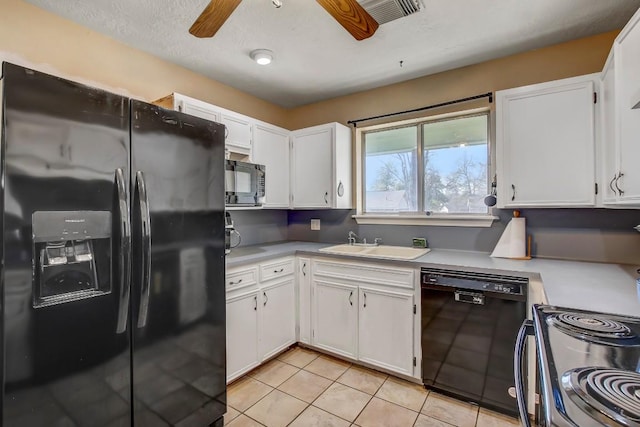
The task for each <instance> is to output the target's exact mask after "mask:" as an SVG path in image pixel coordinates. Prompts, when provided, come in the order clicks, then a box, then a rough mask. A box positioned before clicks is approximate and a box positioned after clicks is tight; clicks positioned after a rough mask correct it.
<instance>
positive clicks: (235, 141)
mask: <svg viewBox="0 0 640 427" xmlns="http://www.w3.org/2000/svg"><path fill="white" fill-rule="evenodd" d="M220 123H222V124H223V125H225V126H226V127H227V139H226V142H225V147H227V149H228V150H229V151H232V152H234V153H241V154H247V155H248V154H250V152H251V118H249V117H247V116H243V115H242V114H237V113H233V112H231V111H226V110H224V111H222V112H221V113H220Z"/></svg>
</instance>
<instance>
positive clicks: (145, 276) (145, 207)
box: [136, 171, 151, 328]
mask: <svg viewBox="0 0 640 427" xmlns="http://www.w3.org/2000/svg"><path fill="white" fill-rule="evenodd" d="M136 192H137V196H138V203H139V204H140V205H139V206H140V226H141V230H142V233H141V234H142V236H141V239H142V242H141V243H142V251H141V252H142V268H141V270H142V274H141V277H140V279H141V282H140V283H141V286H140V307H139V309H138V328H144V327H145V326H146V324H147V317H148V315H149V296H150V292H151V218H150V212H149V197H148V195H147V186H146V184H145V180H144V174H143V173H142V172H141V171H138V172H136Z"/></svg>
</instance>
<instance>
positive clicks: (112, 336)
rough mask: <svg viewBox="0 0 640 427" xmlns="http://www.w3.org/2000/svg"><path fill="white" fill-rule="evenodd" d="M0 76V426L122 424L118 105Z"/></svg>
mask: <svg viewBox="0 0 640 427" xmlns="http://www.w3.org/2000/svg"><path fill="white" fill-rule="evenodd" d="M2 72H3V75H2V83H3V116H4V127H3V129H2V130H3V136H4V138H3V144H4V146H3V147H2V152H3V156H4V159H3V161H4V170H3V174H4V176H3V178H4V187H3V188H2V197H3V202H4V203H3V205H4V206H5V211H4V223H3V226H2V234H3V236H2V237H3V242H4V251H3V253H2V257H3V262H4V268H3V272H2V281H3V283H2V287H1V289H2V291H3V293H4V295H3V296H4V307H3V310H2V316H3V322H2V324H3V334H4V343H3V345H4V348H3V349H2V353H1V354H2V356H3V359H4V360H3V363H4V366H5V369H4V376H3V378H2V381H3V386H4V396H3V401H2V425H3V426H4V427H7V426H30V427H39V426H52V425H74V426H93V425H113V426H129V425H130V419H131V410H130V408H131V405H130V403H129V401H130V386H129V384H130V358H129V356H130V345H129V342H130V338H129V329H128V328H126V325H127V321H126V319H124V320H121V321H120V323H121V324H120V325H119V322H118V320H119V318H118V313H119V307H120V306H121V302H122V295H126V294H127V292H128V288H127V286H126V280H123V277H128V272H127V271H123V270H122V269H126V267H127V262H128V260H129V259H130V258H129V256H128V255H127V254H126V253H125V254H124V263H123V262H118V261H117V260H118V259H120V254H121V253H122V252H121V248H124V249H125V251H126V250H127V248H128V236H127V235H126V234H127V231H126V230H127V225H128V221H129V218H128V188H129V184H128V176H129V102H128V100H127V99H126V98H123V97H121V96H117V95H113V94H110V93H107V92H103V91H100V90H96V89H92V88H89V87H85V86H82V85H79V84H76V83H73V82H69V81H66V80H63V79H59V78H55V77H52V76H48V75H45V74H42V73H38V72H35V71H32V70H28V69H24V68H21V67H17V66H15V65H11V64H8V63H4V64H3V69H2ZM118 170H121V171H122V177H123V178H124V182H122V183H120V184H121V185H120V186H119V190H118V183H117V182H116V176H117V175H118V173H117V172H116V171H118ZM34 218H35V219H34ZM36 223H37V224H36ZM123 230H124V231H123ZM125 304H126V302H125ZM120 311H121V310H120ZM126 311H127V310H125V313H126ZM119 326H121V327H119ZM0 375H1V374H0Z"/></svg>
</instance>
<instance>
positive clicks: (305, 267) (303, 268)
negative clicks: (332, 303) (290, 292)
mask: <svg viewBox="0 0 640 427" xmlns="http://www.w3.org/2000/svg"><path fill="white" fill-rule="evenodd" d="M297 280H298V325H299V336H298V340H299V341H300V342H301V343H304V344H310V343H311V260H310V259H309V258H298V271H297Z"/></svg>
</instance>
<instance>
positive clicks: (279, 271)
mask: <svg viewBox="0 0 640 427" xmlns="http://www.w3.org/2000/svg"><path fill="white" fill-rule="evenodd" d="M283 271H284V268H281V269H280V270H273V272H274V273H282V272H283Z"/></svg>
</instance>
